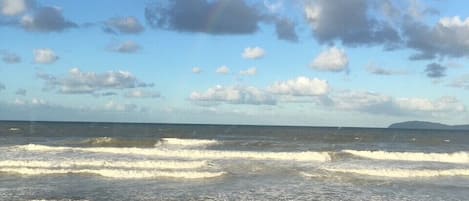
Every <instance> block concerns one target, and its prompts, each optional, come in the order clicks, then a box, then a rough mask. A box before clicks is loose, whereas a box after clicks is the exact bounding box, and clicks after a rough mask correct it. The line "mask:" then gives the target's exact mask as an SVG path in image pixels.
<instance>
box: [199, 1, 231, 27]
mask: <svg viewBox="0 0 469 201" xmlns="http://www.w3.org/2000/svg"><path fill="white" fill-rule="evenodd" d="M217 1H218V3H214V4H213V7H212V9H211V10H210V11H209V13H208V17H207V22H206V24H205V30H204V31H205V32H207V33H209V32H210V31H211V30H213V28H214V26H215V25H216V23H217V21H218V19H219V17H220V15H222V13H223V10H225V8H226V7H227V6H228V3H229V0H217Z"/></svg>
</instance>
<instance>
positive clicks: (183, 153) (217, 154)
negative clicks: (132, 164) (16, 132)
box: [16, 144, 331, 162]
mask: <svg viewBox="0 0 469 201" xmlns="http://www.w3.org/2000/svg"><path fill="white" fill-rule="evenodd" d="M16 148H19V149H23V150H27V151H45V152H50V151H52V152H54V151H55V152H63V151H74V152H75V151H81V152H94V153H109V154H126V155H146V156H158V157H167V158H185V159H192V160H195V159H252V160H283V161H320V162H325V161H330V160H331V157H330V155H329V154H328V153H327V152H311V151H305V152H255V151H220V150H197V149H177V150H172V149H159V148H126V147H122V148H115V147H88V148H81V147H55V146H46V145H36V144H28V145H20V146H16Z"/></svg>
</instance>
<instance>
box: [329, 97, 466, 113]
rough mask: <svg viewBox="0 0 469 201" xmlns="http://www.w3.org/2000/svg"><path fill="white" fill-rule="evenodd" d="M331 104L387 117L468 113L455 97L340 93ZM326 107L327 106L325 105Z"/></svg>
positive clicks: (331, 99)
mask: <svg viewBox="0 0 469 201" xmlns="http://www.w3.org/2000/svg"><path fill="white" fill-rule="evenodd" d="M330 101H331V103H329V104H328V105H327V106H333V107H335V108H337V109H339V110H352V111H353V110H355V111H361V112H367V113H372V114H385V115H398V116H401V115H423V116H428V115H433V116H436V115H442V114H450V113H461V112H464V111H466V108H465V106H464V104H463V103H461V102H460V101H459V100H457V99H456V98H455V97H450V96H444V97H440V98H438V99H435V100H431V99H427V98H414V97H412V98H394V97H391V96H387V95H382V94H378V93H373V92H357V91H340V92H339V93H335V94H332V95H331V97H330ZM324 105H326V104H324Z"/></svg>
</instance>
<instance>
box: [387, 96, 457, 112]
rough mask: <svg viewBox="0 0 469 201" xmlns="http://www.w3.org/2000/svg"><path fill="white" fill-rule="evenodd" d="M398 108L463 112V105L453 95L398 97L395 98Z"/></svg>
mask: <svg viewBox="0 0 469 201" xmlns="http://www.w3.org/2000/svg"><path fill="white" fill-rule="evenodd" d="M396 103H397V105H398V106H399V108H402V109H405V110H409V111H420V112H463V111H465V106H464V105H463V104H462V103H461V102H459V101H458V100H457V99H456V98H455V97H450V96H444V97H441V98H438V99H436V100H433V101H432V100H429V99H425V98H399V99H397V100H396Z"/></svg>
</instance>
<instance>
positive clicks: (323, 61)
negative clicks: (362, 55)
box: [311, 47, 349, 72]
mask: <svg viewBox="0 0 469 201" xmlns="http://www.w3.org/2000/svg"><path fill="white" fill-rule="evenodd" d="M348 63H349V60H348V56H347V54H346V53H345V51H344V50H343V49H338V48H336V47H331V48H329V49H328V50H325V51H324V52H322V53H320V54H319V55H318V56H317V57H316V58H315V59H314V60H313V62H312V63H311V67H312V68H314V69H316V70H320V71H331V72H340V71H343V70H346V69H347V67H348Z"/></svg>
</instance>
